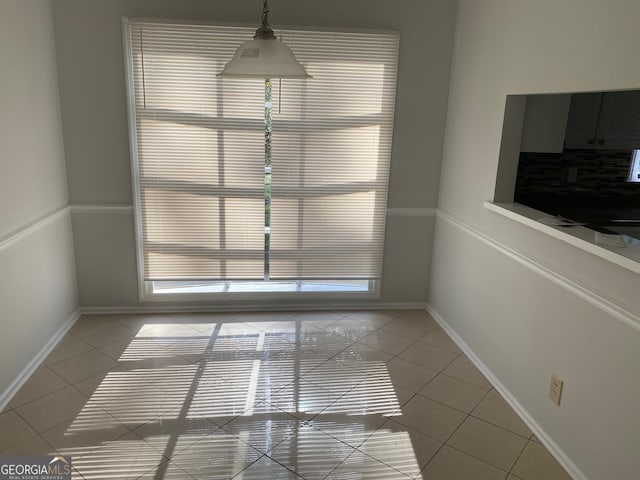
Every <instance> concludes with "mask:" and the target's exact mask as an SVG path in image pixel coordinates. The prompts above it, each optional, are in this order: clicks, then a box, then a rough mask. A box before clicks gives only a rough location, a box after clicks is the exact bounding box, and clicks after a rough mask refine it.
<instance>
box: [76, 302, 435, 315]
mask: <svg viewBox="0 0 640 480" xmlns="http://www.w3.org/2000/svg"><path fill="white" fill-rule="evenodd" d="M425 306H426V304H425V303H421V302H397V303H375V304H366V303H364V304H363V303H333V304H330V303H318V304H284V305H260V304H258V305H213V306H212V305H177V306H176V305H160V304H153V305H138V306H131V307H110V306H104V307H82V308H81V312H82V314H84V315H117V314H121V315H135V314H143V313H148V314H161V313H200V312H205V313H217V312H292V311H307V310H333V311H340V310H424V309H425Z"/></svg>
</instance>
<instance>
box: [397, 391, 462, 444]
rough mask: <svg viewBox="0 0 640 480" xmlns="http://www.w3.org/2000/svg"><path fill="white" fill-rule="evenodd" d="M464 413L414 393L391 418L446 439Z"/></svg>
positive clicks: (424, 432)
mask: <svg viewBox="0 0 640 480" xmlns="http://www.w3.org/2000/svg"><path fill="white" fill-rule="evenodd" d="M465 417H466V415H465V414H464V413H462V412H459V411H458V410H455V409H453V408H451V407H447V406H446V405H442V404H441V403H438V402H434V401H433V400H429V399H428V398H425V397H423V396H421V395H416V396H415V397H413V398H412V399H411V400H409V401H408V402H407V403H406V405H404V406H403V407H402V409H401V411H400V412H399V413H398V414H397V415H395V416H394V417H393V420H394V421H396V422H398V423H400V424H402V425H404V426H406V427H409V428H412V429H414V430H417V431H418V432H420V433H422V434H424V435H428V436H430V437H433V438H435V439H436V440H440V441H441V442H444V441H446V440H447V439H448V438H449V437H450V436H451V434H452V433H453V432H455V430H456V429H457V428H458V427H459V426H460V424H461V423H462V422H463V420H464V419H465Z"/></svg>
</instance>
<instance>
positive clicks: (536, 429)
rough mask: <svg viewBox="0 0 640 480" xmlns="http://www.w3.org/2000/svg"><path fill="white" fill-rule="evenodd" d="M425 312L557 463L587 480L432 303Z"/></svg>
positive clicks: (579, 479)
mask: <svg viewBox="0 0 640 480" xmlns="http://www.w3.org/2000/svg"><path fill="white" fill-rule="evenodd" d="M426 309H427V312H429V314H430V315H431V316H432V317H433V319H434V320H435V321H436V322H437V323H438V325H440V327H442V329H443V330H444V331H445V332H447V334H448V335H449V336H450V337H451V339H452V340H453V341H454V342H455V343H456V345H458V347H460V349H461V350H462V351H463V352H464V354H465V355H466V356H467V357H469V360H471V362H473V364H474V365H475V366H476V367H477V368H478V370H480V371H481V372H482V374H483V375H484V376H485V377H487V380H489V383H491V385H493V388H495V389H496V390H497V391H498V392H499V393H500V395H502V397H503V398H504V399H505V400H506V402H507V403H508V404H509V405H510V406H511V408H513V410H514V411H515V412H516V413H517V414H518V416H519V417H520V418H521V419H522V421H523V422H524V423H525V424H526V425H527V427H529V429H530V430H531V431H532V432H533V433H534V434H535V435H536V437H538V439H539V440H540V441H541V442H542V444H543V445H544V446H545V447H547V450H549V453H551V455H553V457H554V458H555V459H556V460H557V461H558V463H559V464H560V465H561V466H562V467H563V468H564V469H565V470H566V472H567V473H568V474H569V476H571V478H573V479H574V480H588V477H587V476H586V475H585V474H584V473H583V472H582V471H581V470H580V469H579V468H578V466H577V465H576V464H575V463H573V461H572V460H571V459H570V458H569V457H568V456H567V455H566V454H565V453H564V451H563V450H562V449H561V448H560V447H559V446H558V444H557V443H555V442H554V441H553V439H552V438H551V437H550V436H549V435H548V434H547V432H545V431H544V430H543V429H542V427H541V426H540V425H539V424H538V422H536V421H535V419H534V418H533V417H532V416H531V415H530V414H529V412H527V410H526V409H525V408H524V407H523V406H522V405H521V404H520V402H518V400H517V399H516V398H515V397H514V396H513V395H512V394H511V392H510V391H509V390H508V389H507V387H505V386H504V384H502V382H500V380H498V377H496V376H495V375H494V374H493V372H492V371H491V370H489V368H488V367H487V366H486V365H485V364H484V363H482V360H480V359H479V358H478V356H477V355H476V354H475V353H474V352H473V350H471V348H470V347H469V345H467V343H466V342H465V341H464V340H463V339H462V338H461V337H460V335H458V334H457V333H456V331H455V330H454V329H453V328H452V327H451V326H450V325H449V324H448V323H447V321H446V320H445V319H444V318H443V317H442V315H440V314H439V313H438V312H437V311H436V310H435V308H433V306H432V305H430V304H428V303H427V307H426Z"/></svg>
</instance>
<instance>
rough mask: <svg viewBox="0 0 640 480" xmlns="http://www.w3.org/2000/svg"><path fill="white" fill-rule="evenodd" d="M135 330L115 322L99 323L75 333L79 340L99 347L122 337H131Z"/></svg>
mask: <svg viewBox="0 0 640 480" xmlns="http://www.w3.org/2000/svg"><path fill="white" fill-rule="evenodd" d="M135 333H136V332H135V331H133V330H131V329H130V328H128V327H125V326H124V325H121V324H119V323H116V322H112V323H108V324H105V325H100V326H98V327H96V328H91V329H89V330H85V331H84V332H79V333H77V334H76V337H78V338H79V339H80V340H82V341H84V342H87V343H88V344H89V345H91V346H93V347H100V346H102V345H106V344H107V343H111V342H115V341H116V340H120V339H122V338H133V337H134V336H135Z"/></svg>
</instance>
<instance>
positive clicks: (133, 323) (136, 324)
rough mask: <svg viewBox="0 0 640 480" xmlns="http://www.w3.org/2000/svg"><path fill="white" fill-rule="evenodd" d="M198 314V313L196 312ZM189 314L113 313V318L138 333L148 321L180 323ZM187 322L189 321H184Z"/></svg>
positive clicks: (154, 322)
mask: <svg viewBox="0 0 640 480" xmlns="http://www.w3.org/2000/svg"><path fill="white" fill-rule="evenodd" d="M196 315H198V314H196ZM188 316H189V314H186V315H177V316H175V315H171V314H166V315H162V314H155V315H127V314H125V315H114V316H113V319H114V320H115V321H116V322H118V323H119V324H120V325H124V326H125V327H127V328H129V329H130V330H133V331H134V333H138V331H139V330H140V329H141V328H142V327H143V326H145V325H148V324H150V323H153V324H160V323H180V321H181V320H182V319H183V317H188ZM186 323H189V321H186Z"/></svg>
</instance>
